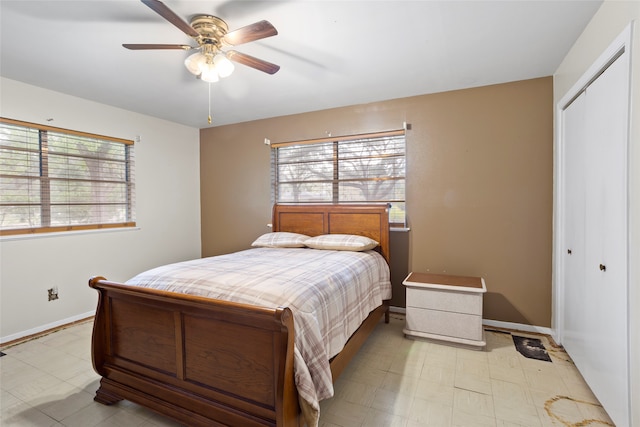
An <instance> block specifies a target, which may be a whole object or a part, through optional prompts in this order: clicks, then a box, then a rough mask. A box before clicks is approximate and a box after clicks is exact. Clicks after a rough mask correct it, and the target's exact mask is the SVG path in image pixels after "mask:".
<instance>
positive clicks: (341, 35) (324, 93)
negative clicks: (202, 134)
mask: <svg viewBox="0 0 640 427" xmlns="http://www.w3.org/2000/svg"><path fill="white" fill-rule="evenodd" d="M164 3H165V4H166V5H167V6H168V7H170V8H171V9H172V10H173V11H174V12H175V13H176V14H178V15H179V16H181V17H183V18H184V20H186V21H189V19H190V17H191V16H192V15H194V14H197V13H207V14H213V15H216V16H219V17H221V18H222V19H224V20H225V21H226V22H227V23H228V25H229V28H230V30H234V29H237V28H240V27H243V26H245V25H249V24H252V23H254V22H257V21H260V20H263V19H266V20H268V21H270V22H271V23H272V24H273V25H274V26H275V27H276V28H277V30H278V32H279V34H278V35H277V36H274V37H270V38H266V39H263V40H259V41H255V42H252V43H248V44H244V45H240V46H237V47H236V48H235V49H236V50H238V51H240V52H242V53H246V54H249V55H252V56H256V57H258V58H261V59H265V60H267V61H269V62H273V63H276V64H278V65H280V66H281V69H280V71H279V72H278V73H276V74H274V75H268V74H265V73H262V72H260V71H257V70H255V69H252V68H248V67H245V66H243V65H240V64H236V70H235V72H234V73H233V74H232V75H231V76H230V77H228V78H226V79H222V80H220V82H218V83H214V84H212V85H211V101H212V107H211V108H212V116H213V123H212V124H211V125H208V124H207V114H208V87H207V86H208V84H207V83H205V82H203V81H201V80H198V79H196V78H195V77H194V76H193V75H191V74H190V73H189V72H188V71H187V70H186V69H185V67H184V66H183V60H184V59H185V58H186V57H187V56H188V55H189V54H190V53H189V52H185V51H180V50H165V51H159V50H148V51H131V50H127V49H125V48H123V47H122V46H121V45H122V43H170V44H174V43H175V44H191V45H194V46H195V43H193V42H192V40H191V38H190V37H188V36H187V35H185V34H184V33H182V32H181V31H180V30H179V29H177V28H176V27H174V26H173V25H172V24H170V23H168V22H167V21H165V20H164V19H163V18H162V17H160V16H159V15H158V14H157V13H155V12H154V11H153V10H151V9H150V8H149V7H147V6H146V5H144V4H143V3H141V2H140V1H137V0H82V1H80V0H75V1H59V0H46V1H33V0H20V1H6V0H0V43H1V44H0V75H2V76H3V77H6V78H9V79H14V80H19V81H22V82H26V83H29V84H33V85H36V86H40V87H43V88H47V89H51V90H55V91H59V92H64V93H67V94H70V95H74V96H77V97H81V98H86V99H89V100H93V101H97V102H100V103H104V104H108V105H113V106H116V107H120V108H124V109H127V110H131V111H136V112H139V113H143V114H147V115H150V116H155V117H159V118H163V119H166V120H170V121H173V122H177V123H182V124H184V125H188V126H193V127H197V128H204V127H208V126H217V125H223V124H229V123H238V122H243V121H248V120H255V119H260V118H268V117H274V116H281V115H288V114H295V113H300V112H306V111H315V110H322V109H327V108H332V107H339V106H345V105H354V104H361V103H367V102H373V101H380V100H385V99H394V98H402V97H407V96H412V95H421V94H427V93H434V92H442V91H448V90H454V89H462V88H468V87H475V86H484V85H489V84H495V83H503V82H508V81H517V80H523V79H530V78H536V77H543V76H549V75H552V74H553V73H554V72H555V70H556V68H557V67H558V65H559V64H560V62H561V61H562V59H563V58H564V56H565V54H566V53H567V51H568V50H569V48H570V47H571V45H572V44H573V43H574V41H575V40H576V39H577V38H578V36H579V35H580V33H581V32H582V30H583V29H584V27H585V26H586V25H587V23H588V22H589V20H590V19H591V17H592V16H593V15H594V13H595V12H596V10H597V9H598V7H599V6H600V4H601V3H602V1H601V0H597V1H594V0H589V1H579V0H546V1H543V0H533V1H521V0H503V1H483V0H475V1H454V0H449V1H446V0H445V1H435V0H434V1H431V0H422V1H419V0H414V1H399V0H390V1H375V0H368V1H351V0H343V1H326V0H325V1H323V0H313V1H310V0H307V1H300V0H298V1H294V0H289V1H265V0H262V1H243V0H229V1H222V2H221V1H202V0H200V1H182V0H164Z"/></svg>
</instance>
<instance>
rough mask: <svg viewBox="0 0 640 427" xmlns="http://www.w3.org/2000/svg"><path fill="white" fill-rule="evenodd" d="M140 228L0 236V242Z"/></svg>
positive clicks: (127, 229)
mask: <svg viewBox="0 0 640 427" xmlns="http://www.w3.org/2000/svg"><path fill="white" fill-rule="evenodd" d="M137 230H140V227H138V226H136V227H113V228H97V229H91V230H75V231H55V232H52V233H29V234H14V235H11V236H0V242H8V241H13V240H29V239H45V238H49V237H67V236H80V235H84V234H99V233H120V232H124V231H137Z"/></svg>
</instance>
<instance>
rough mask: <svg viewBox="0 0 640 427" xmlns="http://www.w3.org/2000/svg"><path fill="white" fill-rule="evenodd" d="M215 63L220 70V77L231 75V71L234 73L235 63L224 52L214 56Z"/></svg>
mask: <svg viewBox="0 0 640 427" xmlns="http://www.w3.org/2000/svg"><path fill="white" fill-rule="evenodd" d="M213 65H214V66H215V68H216V70H217V71H218V75H220V77H223V78H224V77H229V76H230V75H231V73H233V70H234V68H235V67H234V65H233V63H232V62H231V61H229V59H228V58H227V56H226V55H225V54H224V53H218V54H217V55H216V56H215V57H214V58H213Z"/></svg>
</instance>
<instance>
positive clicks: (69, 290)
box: [0, 78, 201, 342]
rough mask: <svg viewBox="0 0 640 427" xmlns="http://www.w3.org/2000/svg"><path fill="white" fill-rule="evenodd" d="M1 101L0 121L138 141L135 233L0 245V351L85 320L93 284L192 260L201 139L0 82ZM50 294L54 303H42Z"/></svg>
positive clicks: (197, 249) (196, 248)
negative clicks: (54, 293)
mask: <svg viewBox="0 0 640 427" xmlns="http://www.w3.org/2000/svg"><path fill="white" fill-rule="evenodd" d="M0 93H1V97H0V115H2V116H3V117H7V118H11V119H16V120H23V121H27V122H32V123H40V124H49V125H51V126H56V127H60V128H65V129H73V130H79V131H84V132H91V133H96V134H101V135H108V136H114V137H119V138H126V139H135V137H136V136H138V135H139V136H140V139H141V140H140V142H139V143H136V144H135V159H136V163H135V180H136V220H137V225H138V228H137V229H135V230H126V231H123V230H118V231H97V232H87V233H82V234H78V233H64V234H60V233H57V234H56V233H52V234H50V235H47V236H37V237H36V236H32V237H29V238H24V237H23V238H17V239H16V238H12V237H4V238H2V239H1V240H0V342H7V341H10V340H13V339H16V338H20V337H22V336H25V335H29V334H32V333H35V332H40V331H42V330H46V329H48V328H51V327H54V326H58V325H60V324H64V323H68V322H69V321H72V320H77V319H80V318H84V317H87V316H89V315H92V314H93V312H94V311H95V307H96V303H97V293H96V291H94V290H93V289H91V288H89V286H88V284H87V282H88V279H89V278H90V277H91V276H94V275H100V276H104V277H106V278H107V279H110V280H115V281H124V280H126V279H128V278H129V277H131V276H133V275H134V274H136V273H138V272H140V271H142V270H145V269H148V268H150V267H154V266H157V265H161V264H166V263H169V262H175V261H182V260H186V259H191V258H198V257H200V253H201V244H200V166H199V165H200V161H199V140H200V135H199V129H196V128H190V127H186V126H182V125H178V124H175V123H172V122H168V121H165V120H160V119H156V118H152V117H149V116H144V115H141V114H137V113H132V112H130V111H125V110H122V109H118V108H114V107H110V106H107V105H104V104H99V103H96V102H92V101H87V100H84V99H80V98H76V97H72V96H68V95H65V94H62V93H58V92H53V91H49V90H44V89H41V88H38V87H35V86H30V85H26V84H24V83H20V82H17V81H14V80H8V79H4V78H2V79H1V80H0ZM49 118H53V119H54V120H53V121H47V119H49ZM53 286H57V287H58V290H59V295H60V298H59V299H58V300H55V301H51V302H48V301H47V289H48V288H51V287H53Z"/></svg>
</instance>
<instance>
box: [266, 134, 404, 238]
mask: <svg viewBox="0 0 640 427" xmlns="http://www.w3.org/2000/svg"><path fill="white" fill-rule="evenodd" d="M400 136H401V137H402V139H403V143H404V150H403V153H402V157H403V159H404V171H403V175H402V176H394V177H389V178H380V177H378V178H364V177H363V178H361V179H360V178H351V179H348V178H345V179H340V176H339V172H338V171H339V168H340V162H348V161H349V160H350V159H348V158H340V157H339V154H338V153H339V152H340V144H341V143H343V144H348V143H349V142H355V141H360V140H375V139H384V138H389V137H400ZM313 144H332V147H333V148H332V150H333V157H332V163H333V165H332V173H333V178H332V179H331V180H329V179H322V180H317V181H314V180H301V181H297V182H296V181H290V182H285V181H280V178H279V170H278V166H279V165H283V164H285V162H280V159H279V157H280V156H279V151H278V150H279V149H280V148H286V147H292V146H304V145H313ZM270 145H271V200H272V202H273V203H296V204H309V205H312V204H319V203H333V204H367V203H389V205H390V206H392V205H393V203H396V204H402V205H403V209H402V210H403V215H402V217H403V218H402V221H394V220H393V217H392V210H391V209H390V210H389V213H390V218H389V219H390V225H391V226H393V227H406V224H407V217H406V179H407V172H406V158H407V157H406V156H407V152H406V130H405V129H398V130H390V131H383V132H375V133H366V134H357V135H346V136H337V137H331V136H330V137H326V138H315V139H308V140H302V141H287V142H277V143H271V144H270ZM376 158H383V156H379V157H376ZM292 163H295V161H294V162H292ZM382 180H396V181H399V180H402V181H404V191H403V193H404V194H403V197H402V200H400V199H397V198H396V199H394V200H391V199H384V200H375V201H373V200H371V201H366V200H365V201H346V200H345V201H340V200H339V199H340V194H339V193H340V191H339V187H340V184H341V183H346V182H349V181H382ZM283 182H285V183H291V184H299V183H312V182H325V183H329V182H331V199H332V200H331V201H296V202H287V201H280V200H279V194H278V193H279V185H280V184H282V183H283Z"/></svg>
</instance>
